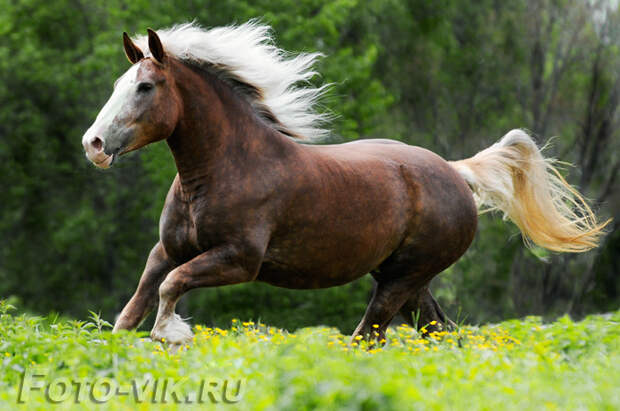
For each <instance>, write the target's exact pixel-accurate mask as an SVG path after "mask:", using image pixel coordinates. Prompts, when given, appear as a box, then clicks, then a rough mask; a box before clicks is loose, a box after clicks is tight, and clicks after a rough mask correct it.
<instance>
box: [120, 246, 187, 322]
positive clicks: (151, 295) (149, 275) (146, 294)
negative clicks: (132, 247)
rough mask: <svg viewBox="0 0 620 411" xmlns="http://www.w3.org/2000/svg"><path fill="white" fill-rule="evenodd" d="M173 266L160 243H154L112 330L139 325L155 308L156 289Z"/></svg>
mask: <svg viewBox="0 0 620 411" xmlns="http://www.w3.org/2000/svg"><path fill="white" fill-rule="evenodd" d="M174 266H175V265H174V263H172V262H171V261H170V259H169V258H168V256H167V255H166V251H165V250H164V247H163V246H162V245H161V243H160V242H158V243H157V244H155V247H153V249H152V250H151V253H150V254H149V258H148V259H147V260H146V267H145V268H144V272H143V273H142V277H140V283H139V284H138V288H137V289H136V292H135V293H134V295H133V296H132V297H131V300H129V302H128V303H127V305H125V308H123V311H122V312H121V314H120V315H119V317H118V320H116V324H114V330H113V332H116V331H118V330H132V329H134V328H136V327H138V326H139V325H140V323H141V322H142V320H144V317H146V316H147V314H148V313H150V312H151V310H153V308H155V305H156V304H157V289H158V288H159V285H160V284H161V282H162V281H163V279H164V277H165V276H166V274H168V273H169V272H170V270H172V269H173V268H174Z"/></svg>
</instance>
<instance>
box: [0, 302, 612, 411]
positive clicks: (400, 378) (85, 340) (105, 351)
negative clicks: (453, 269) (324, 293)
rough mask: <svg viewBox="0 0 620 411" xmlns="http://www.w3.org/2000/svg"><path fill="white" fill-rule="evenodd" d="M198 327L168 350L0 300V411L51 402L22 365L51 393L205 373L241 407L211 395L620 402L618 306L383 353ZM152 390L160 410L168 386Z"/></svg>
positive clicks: (325, 336) (242, 404) (193, 378)
mask: <svg viewBox="0 0 620 411" xmlns="http://www.w3.org/2000/svg"><path fill="white" fill-rule="evenodd" d="M195 332H196V337H195V341H194V343H193V344H192V345H191V346H190V347H188V348H185V347H183V348H182V349H181V350H179V351H178V352H177V353H174V354H173V353H171V352H169V350H168V349H167V347H162V346H161V344H156V343H153V342H151V341H149V340H148V339H146V338H145V337H146V335H147V334H146V333H144V332H142V333H136V332H131V333H121V334H115V335H113V334H111V333H110V332H109V331H107V326H106V324H105V322H103V321H101V320H100V319H98V318H97V317H96V316H94V317H93V318H92V319H91V321H89V322H83V321H70V320H54V319H50V318H41V317H34V316H30V315H25V314H22V315H17V314H15V311H14V310H10V309H9V307H8V306H7V304H3V305H0V361H1V363H2V373H1V374H0V409H12V408H17V407H22V408H24V409H26V408H27V409H50V408H51V407H50V406H51V404H50V403H49V402H48V401H47V400H46V395H45V392H41V391H38V390H30V391H28V392H29V396H28V397H27V401H26V403H25V404H22V405H19V404H17V397H18V391H19V387H20V382H21V380H22V378H23V377H22V376H23V375H24V372H30V373H33V372H34V373H35V374H37V373H40V374H37V375H44V376H42V377H36V378H38V380H37V381H38V382H39V383H44V384H47V383H50V382H54V384H53V386H52V393H51V396H52V398H56V399H57V398H60V397H59V395H60V394H61V393H62V390H61V389H62V385H61V383H62V382H63V381H64V382H70V381H71V380H80V379H82V381H91V382H92V381H96V378H99V380H98V381H99V385H98V388H100V390H95V398H102V396H103V394H105V389H107V386H105V384H104V383H105V382H106V381H107V382H110V381H112V382H113V383H114V384H117V385H118V386H119V387H121V389H122V390H125V391H127V390H128V387H131V381H132V379H136V378H137V383H138V386H139V387H141V386H142V385H140V384H144V382H145V381H147V380H146V379H148V378H150V379H151V380H150V381H155V380H158V379H159V380H158V381H159V382H160V383H163V381H164V379H165V378H171V380H170V381H171V383H172V382H174V381H180V383H177V386H178V387H180V388H179V390H180V392H181V393H182V395H183V396H185V395H188V394H189V395H196V392H198V390H199V387H200V381H201V380H205V381H206V382H207V386H209V385H208V384H209V383H210V382H213V383H218V384H219V385H217V386H215V388H213V390H212V392H213V395H214V398H216V399H218V400H221V396H219V397H218V395H219V393H221V387H222V384H223V381H224V380H226V379H228V380H229V381H230V384H231V385H232V386H233V387H235V388H236V381H238V380H239V379H242V380H243V381H244V382H243V383H242V391H241V394H240V399H239V401H238V402H236V403H234V404H227V403H223V402H219V403H217V404H212V403H211V400H210V399H209V397H208V396H207V395H205V396H204V399H205V400H206V402H207V404H209V407H210V408H213V407H215V408H219V409H243V410H247V409H278V410H279V409H290V410H302V409H352V410H356V409H364V410H375V409H416V410H417V409H467V410H475V409H485V410H498V409H502V410H503V409H516V410H522V409H536V410H539V409H552V410H553V409H557V410H566V409H609V410H612V409H614V410H615V409H620V388H619V387H620V311H618V312H615V313H612V314H607V315H596V316H591V317H587V318H586V319H584V320H583V321H580V322H573V321H571V319H569V318H568V317H563V318H560V319H559V320H557V321H556V322H554V323H550V324H543V323H542V322H541V320H540V319H539V318H535V317H528V318H526V319H524V320H512V321H506V322H503V323H501V324H496V325H485V326H482V327H473V326H464V327H462V328H461V329H459V330H458V332H454V333H450V334H447V333H439V334H435V335H433V336H431V337H429V338H425V339H422V338H420V337H421V336H420V334H418V333H417V332H416V331H415V330H413V329H412V328H410V327H403V326H399V327H395V328H392V329H390V330H389V332H388V336H387V341H386V344H385V345H384V346H383V347H382V348H378V349H371V350H368V347H364V343H362V344H361V346H360V345H356V346H350V345H349V344H348V338H349V337H347V336H343V335H341V334H340V333H339V332H338V330H336V329H333V328H325V327H314V328H305V329H301V330H298V331H296V332H295V333H288V332H286V331H283V330H280V329H275V328H271V327H269V326H267V325H264V324H254V323H251V322H241V321H240V320H234V321H233V323H232V324H231V325H230V327H229V328H227V329H225V330H222V329H219V328H218V329H210V328H206V327H204V326H202V327H201V326H196V328H195ZM62 377H65V378H66V379H60V380H58V378H62ZM104 378H107V379H108V380H102V379H104ZM59 381H60V382H59ZM102 381H103V382H102ZM26 385H27V384H26ZM53 387H55V388H53ZM72 387H74V388H75V386H72ZM145 387H146V389H145V393H144V394H143V395H144V396H145V398H142V399H143V400H144V402H142V403H137V402H136V401H135V398H134V396H133V395H120V396H113V397H112V398H111V399H109V401H107V402H105V403H103V404H101V405H99V406H98V408H103V409H127V410H131V409H136V408H138V409H147V408H152V407H153V404H151V398H152V397H151V395H152V391H153V389H152V388H153V386H152V385H148V383H147V385H146V386H145ZM159 387H160V388H161V385H160V386H159ZM229 388H230V389H228V393H229V395H230V394H232V397H229V398H232V399H235V397H234V394H236V391H235V390H234V389H232V387H229ZM54 389H56V391H54ZM149 390H150V391H149ZM207 390H208V389H207ZM86 391H87V390H85V391H84V392H86ZM155 391H156V393H157V394H158V405H159V406H161V397H160V396H159V394H161V389H160V391H157V390H155ZM54 392H55V394H54ZM59 393H60V394H59ZM68 393H69V394H70V395H71V397H70V399H68V400H66V401H64V402H61V403H60V404H58V405H56V406H55V407H59V408H63V409H69V408H71V409H72V408H82V409H93V402H92V401H91V400H90V399H89V396H88V395H85V396H84V397H82V399H81V402H79V403H78V404H76V403H75V389H74V390H73V391H68ZM168 402H169V404H168V405H167V406H166V407H167V408H180V409H185V408H187V407H188V406H187V405H186V404H176V403H175V401H174V398H173V397H170V398H168ZM202 406H203V407H204V404H203V405H202Z"/></svg>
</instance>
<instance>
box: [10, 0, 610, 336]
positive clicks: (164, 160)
mask: <svg viewBox="0 0 620 411" xmlns="http://www.w3.org/2000/svg"><path fill="white" fill-rule="evenodd" d="M582 3H583V2H578V1H561V2H551V1H548V0H540V1H536V2H529V1H513V2H493V1H490V0H485V1H480V2H463V1H458V0H447V1H441V2H428V1H425V0H383V1H372V2H366V1H360V0H337V1H326V0H304V1H293V0H275V1H274V0H269V1H268V0H259V1H247V0H228V1H226V2H213V1H211V2H206V3H204V4H203V3H201V2H181V1H172V2H151V1H149V2H147V1H144V0H137V1H132V2H125V1H119V0H112V1H102V0H95V1H84V0H74V1H67V0H48V1H42V0H25V1H19V2H14V1H10V0H0V9H1V10H2V13H0V102H1V103H2V104H0V188H1V189H2V191H1V193H2V194H1V198H0V295H1V296H15V298H16V299H17V300H18V301H21V303H22V304H24V305H25V306H27V307H28V309H30V310H33V311H37V312H48V311H50V310H55V311H57V312H61V313H63V314H65V315H73V316H77V317H81V316H84V315H86V309H85V308H84V307H85V306H88V307H92V306H93V304H94V305H95V306H96V308H97V310H101V312H102V315H103V317H104V318H107V319H111V318H113V315H114V314H115V313H118V312H119V311H120V309H121V308H122V305H123V304H124V303H125V302H126V301H127V300H128V299H129V297H130V296H131V294H132V292H133V290H134V288H135V285H136V284H137V280H138V276H139V274H140V272H141V270H142V267H143V266H144V262H145V259H146V256H147V254H148V250H150V249H151V247H152V245H153V244H154V243H155V242H156V240H157V235H158V230H157V219H158V216H159V213H160V211H161V207H162V204H163V201H164V197H165V193H166V192H167V190H168V187H169V184H170V182H171V181H172V178H173V176H174V174H175V169H174V163H173V162H172V159H171V156H170V154H169V152H168V150H167V147H166V146H165V144H163V143H161V144H156V145H153V146H150V147H147V148H145V149H143V150H141V151H140V152H138V153H134V154H130V155H128V156H126V157H124V158H123V159H122V160H121V161H120V162H119V163H118V164H116V165H115V167H113V168H112V169H111V170H108V171H106V172H99V171H97V170H95V169H94V168H93V167H92V166H91V165H89V164H88V163H87V161H86V160H85V159H84V156H83V150H82V148H81V144H80V140H81V136H82V134H83V133H84V131H85V130H86V128H87V127H88V126H89V124H90V123H91V122H92V120H93V119H94V117H95V116H96V113H97V112H98V110H99V109H100V108H101V106H102V105H103V103H104V101H105V100H106V98H107V97H108V95H109V94H110V92H111V88H112V84H113V81H114V80H115V79H116V78H117V77H118V76H119V75H120V74H122V73H123V72H124V71H125V70H126V69H127V67H128V63H127V62H126V60H125V57H124V55H123V51H122V46H121V33H122V31H128V32H130V33H135V32H141V33H144V32H145V29H146V28H147V27H154V28H158V27H163V26H169V25H172V24H174V23H178V22H183V21H188V20H193V19H197V21H198V22H200V23H201V24H203V25H205V26H217V25H223V24H229V23H231V22H237V23H239V22H244V21H246V20H248V19H250V18H257V17H258V18H260V19H262V20H263V21H265V22H266V23H269V24H271V25H272V26H273V27H274V32H275V35H276V39H277V42H278V45H280V46H281V47H283V48H285V49H287V50H291V51H320V52H322V53H324V54H325V56H326V57H325V58H324V59H322V60H321V62H320V64H319V67H318V71H319V72H321V74H322V77H321V78H320V79H316V81H323V82H328V83H334V85H333V87H332V92H331V93H330V94H329V95H328V96H327V98H326V99H325V101H324V103H323V104H324V109H325V110H328V111H331V112H333V113H334V114H335V115H336V118H335V120H334V123H333V129H334V132H333V136H332V141H334V142H340V141H348V140H353V139H356V138H365V137H382V138H395V139H399V140H402V141H405V142H407V143H410V144H416V145H421V146H425V147H427V148H429V149H431V150H433V151H435V152H437V153H439V154H440V155H443V156H445V157H446V158H448V159H457V158H463V157H466V156H470V155H472V154H474V153H475V152H476V151H478V150H480V149H482V148H484V147H487V146H489V145H490V144H492V143H493V142H494V141H496V140H497V139H498V138H499V137H500V136H501V135H502V134H503V133H505V132H506V131H508V130H509V129H510V128H514V127H526V128H529V129H531V130H532V131H533V132H534V133H536V134H538V135H539V137H540V141H541V142H542V141H545V139H546V137H547V136H558V137H557V138H556V139H555V141H554V146H553V147H552V148H551V149H550V150H549V155H555V156H558V157H560V158H562V159H563V160H568V161H571V162H573V163H575V164H576V165H577V167H576V168H575V169H573V170H571V175H572V178H571V181H572V182H573V183H575V184H578V186H579V189H580V190H582V191H584V192H585V193H586V195H587V196H589V197H591V198H594V199H596V200H599V201H600V204H598V203H597V204H595V205H596V207H597V208H600V214H601V215H603V216H615V217H616V220H617V219H618V218H619V217H620V215H618V210H620V207H618V204H620V198H619V197H618V195H619V194H618V190H617V184H614V183H615V182H616V181H617V179H616V177H615V176H616V175H617V171H618V164H619V161H620V159H619V158H618V153H620V150H618V148H620V147H618V146H619V141H618V137H617V134H614V133H613V130H615V129H617V127H618V117H619V115H618V113H617V106H618V95H620V92H619V90H618V89H619V84H620V82H619V81H618V76H619V74H618V73H620V51H619V47H618V46H619V44H620V42H619V40H618V39H619V36H618V34H619V33H618V29H617V27H620V25H619V24H617V20H618V11H617V10H615V11H614V10H609V11H607V12H606V13H602V14H601V13H600V10H602V9H601V4H604V3H602V2H601V3H600V4H599V3H598V2H593V3H592V7H587V6H586V5H584V4H582ZM597 13H599V14H597ZM597 22H598V23H597ZM599 205H600V207H599ZM617 227H618V225H617V224H616V225H613V226H612V227H611V229H610V231H613V234H612V235H610V236H609V237H608V239H606V241H605V242H604V244H603V245H602V248H601V251H600V253H599V252H596V251H595V252H592V253H589V254H588V255H586V256H580V257H574V256H557V255H541V254H538V255H536V254H534V253H532V252H530V251H527V250H525V249H524V248H523V245H522V243H521V241H520V237H519V234H518V232H517V231H516V229H515V228H514V226H512V225H510V224H507V223H506V222H503V221H501V220H500V219H498V218H497V216H494V218H489V217H487V216H485V217H483V218H481V221H480V230H479V231H480V234H479V236H478V238H477V239H476V241H475V243H474V245H473V247H472V249H471V250H470V251H469V252H468V253H467V254H466V256H465V257H464V258H463V259H462V260H461V261H460V262H459V263H457V264H456V265H455V266H453V267H451V268H450V269H449V270H448V271H447V272H446V273H445V274H443V275H442V276H440V277H438V279H437V281H436V282H435V283H434V284H433V286H434V292H435V294H437V295H438V298H439V300H440V302H441V303H442V305H444V306H446V307H448V309H447V311H448V313H449V314H451V316H453V317H455V316H456V315H457V314H456V313H458V312H459V311H460V312H462V313H463V315H466V316H467V318H468V320H469V321H473V322H481V321H498V320H500V319H502V318H507V317H511V316H517V315H524V314H526V313H535V314H539V315H549V316H553V315H558V314H561V313H564V312H571V313H572V314H575V315H583V314H584V313H586V312H590V311H593V310H613V309H616V308H617V307H618V303H619V301H620V300H619V299H620V292H618V290H620V277H619V276H618V275H617V273H618V269H617V267H618V266H619V264H620V261H619V260H618V258H619V257H618V256H619V255H620V254H619V253H618V252H617V249H618V245H619V244H620V240H619V238H620V237H618V235H617ZM369 291H370V279H368V278H366V279H363V280H360V281H359V282H357V283H355V284H352V285H349V286H346V287H340V288H335V289H331V290H321V291H308V292H306V291H290V290H281V289H276V288H271V287H268V286H265V285H262V284H249V285H240V286H235V287H230V288H223V289H212V290H197V291H194V292H192V293H191V295H190V296H188V297H187V298H184V299H183V300H182V302H181V305H180V309H181V312H182V314H183V315H185V316H190V315H191V316H193V317H194V318H195V319H196V320H199V321H210V322H213V323H215V324H225V323H227V322H228V321H229V320H230V318H232V317H234V316H239V315H244V316H247V317H249V318H263V319H268V320H269V321H270V322H271V323H273V324H276V325H278V326H281V327H286V328H290V329H293V328H295V327H298V326H300V325H302V326H306V325H317V324H325V325H331V326H337V327H339V328H340V329H341V330H343V331H346V332H348V331H350V330H351V329H352V328H353V327H354V326H355V324H356V322H357V321H358V320H359V318H360V316H361V314H362V313H363V305H364V304H365V303H366V301H367V298H368V293H369Z"/></svg>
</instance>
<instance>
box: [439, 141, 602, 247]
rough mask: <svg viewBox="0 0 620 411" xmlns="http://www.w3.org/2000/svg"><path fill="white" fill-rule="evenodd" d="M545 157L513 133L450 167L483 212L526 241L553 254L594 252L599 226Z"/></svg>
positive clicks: (533, 146) (529, 142)
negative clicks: (496, 214)
mask: <svg viewBox="0 0 620 411" xmlns="http://www.w3.org/2000/svg"><path fill="white" fill-rule="evenodd" d="M553 163H554V160H552V159H547V158H544V157H543V155H542V154H541V152H540V150H539V149H538V147H537V146H536V143H535V142H534V141H533V140H532V138H531V137H530V136H529V135H528V134H527V133H526V132H525V131H523V130H512V131H510V132H509V133H508V134H506V135H505V136H504V137H503V138H502V139H501V140H500V141H499V142H497V143H495V144H494V145H492V146H491V147H489V148H487V149H486V150H483V151H481V152H479V153H478V154H476V155H475V156H473V157H471V158H468V159H465V160H461V161H455V162H451V163H450V164H451V165H452V166H453V167H454V168H455V169H456V170H457V171H458V172H459V174H460V175H461V176H462V177H463V178H464V179H465V181H467V183H468V184H469V186H470V187H471V188H472V191H473V192H474V197H475V198H476V203H477V204H478V206H479V207H485V211H488V210H490V209H491V210H492V209H499V210H501V211H503V212H504V214H505V216H506V217H508V218H510V219H511V220H512V221H513V222H514V223H515V224H516V225H517V226H518V227H519V228H520V229H521V232H522V233H523V234H524V236H523V237H524V239H525V242H526V244H527V245H528V246H529V245H531V242H533V243H536V244H538V245H539V246H541V247H544V248H547V249H549V250H553V251H562V252H575V253H578V252H584V251H588V250H590V249H592V248H594V247H596V246H597V245H598V243H599V241H600V239H601V237H602V235H603V234H604V232H603V228H604V227H605V226H606V225H607V224H608V223H609V222H610V221H611V220H608V221H606V222H604V223H602V224H599V223H598V222H597V221H596V216H595V215H594V213H593V212H592V210H591V209H590V207H589V206H588V204H587V203H586V201H585V200H584V198H583V197H582V196H581V195H580V194H579V193H578V192H577V190H575V189H574V188H573V187H571V186H570V185H569V184H568V183H567V182H566V180H564V178H563V177H562V175H561V174H560V173H559V172H558V171H557V170H556V168H555V167H554V166H553Z"/></svg>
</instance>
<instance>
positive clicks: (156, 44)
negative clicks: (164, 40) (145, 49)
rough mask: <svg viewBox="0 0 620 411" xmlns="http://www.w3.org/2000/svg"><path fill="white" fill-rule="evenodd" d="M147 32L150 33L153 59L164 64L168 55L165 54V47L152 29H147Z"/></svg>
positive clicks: (150, 47)
mask: <svg viewBox="0 0 620 411" xmlns="http://www.w3.org/2000/svg"><path fill="white" fill-rule="evenodd" d="M146 31H147V32H148V33H149V49H150V50H151V54H152V55H153V58H154V59H155V60H157V61H159V62H160V63H163V62H164V58H165V57H166V53H165V52H164V46H162V45H161V40H160V39H159V36H158V35H157V33H155V31H153V30H151V29H146Z"/></svg>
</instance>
